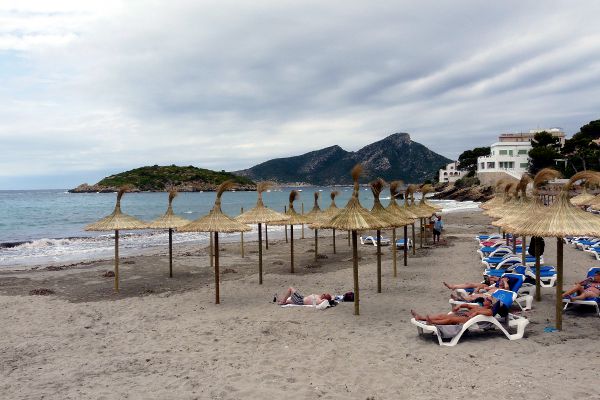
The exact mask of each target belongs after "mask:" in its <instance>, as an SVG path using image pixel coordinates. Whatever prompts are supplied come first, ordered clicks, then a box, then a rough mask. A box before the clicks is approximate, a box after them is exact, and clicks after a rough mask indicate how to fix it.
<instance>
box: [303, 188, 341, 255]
mask: <svg viewBox="0 0 600 400" xmlns="http://www.w3.org/2000/svg"><path fill="white" fill-rule="evenodd" d="M338 194H339V192H338V191H337V190H334V191H332V192H331V194H330V196H331V204H330V205H329V208H327V209H325V210H323V211H322V212H321V213H320V214H319V217H318V218H317V220H316V221H313V222H312V223H311V224H310V227H311V228H315V229H323V228H327V227H326V224H327V223H328V222H329V221H331V219H332V218H333V217H335V216H336V215H337V214H338V213H339V212H340V209H339V208H338V207H337V205H336V204H335V197H336V196H337V195H338ZM332 231H333V254H336V250H335V228H332Z"/></svg>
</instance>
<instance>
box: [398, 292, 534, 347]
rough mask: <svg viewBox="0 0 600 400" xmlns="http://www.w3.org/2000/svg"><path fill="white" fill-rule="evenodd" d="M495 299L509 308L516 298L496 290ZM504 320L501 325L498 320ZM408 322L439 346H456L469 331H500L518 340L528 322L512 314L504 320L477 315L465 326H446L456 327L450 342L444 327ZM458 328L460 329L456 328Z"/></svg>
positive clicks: (514, 294) (420, 322)
mask: <svg viewBox="0 0 600 400" xmlns="http://www.w3.org/2000/svg"><path fill="white" fill-rule="evenodd" d="M492 296H493V297H495V298H496V299H499V301H501V302H502V304H504V305H505V306H507V307H509V308H510V306H511V305H512V301H514V299H515V298H516V296H517V294H516V293H514V292H510V291H508V290H497V291H496V292H495V293H494V294H493V295H492ZM501 319H502V320H504V321H505V324H503V323H502V322H501V321H500V320H501ZM410 322H411V323H412V324H413V325H415V326H416V327H417V331H418V332H419V334H423V333H425V332H427V333H429V334H432V335H435V336H436V337H437V339H438V343H439V344H440V346H456V344H457V343H458V341H459V340H460V339H461V337H462V336H463V334H464V333H465V332H467V331H468V330H470V331H479V332H487V331H490V330H492V329H493V328H497V329H498V330H500V331H501V332H502V333H504V335H505V336H506V337H507V338H508V339H509V340H518V339H521V338H522V337H523V335H524V334H525V327H526V326H527V325H528V324H529V320H528V319H526V318H524V317H518V316H515V315H512V314H508V316H507V317H505V318H497V317H488V316H485V315H477V316H475V317H473V318H471V319H470V320H468V321H467V322H466V323H465V324H463V325H462V327H461V325H446V326H450V327H457V328H456V330H457V332H456V335H454V336H453V337H452V338H451V339H450V340H448V338H447V337H445V335H444V334H443V332H442V330H444V326H440V327H438V326H435V325H429V324H427V323H425V322H424V321H417V320H416V319H414V318H412V319H411V320H410ZM458 327H460V328H458ZM509 330H516V332H515V333H510V332H509Z"/></svg>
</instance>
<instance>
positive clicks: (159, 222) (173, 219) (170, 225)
mask: <svg viewBox="0 0 600 400" xmlns="http://www.w3.org/2000/svg"><path fill="white" fill-rule="evenodd" d="M175 197H177V190H175V189H171V190H170V191H169V206H168V207H167V212H166V213H165V215H163V216H162V217H159V218H157V219H155V220H154V221H152V222H150V223H149V224H148V228H150V229H168V230H169V278H172V277H173V229H175V228H181V227H182V226H184V225H187V224H189V223H190V221H189V220H187V219H185V218H181V217H179V216H177V215H175V213H174V212H173V205H172V203H173V199H174V198H175Z"/></svg>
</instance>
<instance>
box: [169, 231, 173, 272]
mask: <svg viewBox="0 0 600 400" xmlns="http://www.w3.org/2000/svg"><path fill="white" fill-rule="evenodd" d="M172 277H173V228H169V278H172Z"/></svg>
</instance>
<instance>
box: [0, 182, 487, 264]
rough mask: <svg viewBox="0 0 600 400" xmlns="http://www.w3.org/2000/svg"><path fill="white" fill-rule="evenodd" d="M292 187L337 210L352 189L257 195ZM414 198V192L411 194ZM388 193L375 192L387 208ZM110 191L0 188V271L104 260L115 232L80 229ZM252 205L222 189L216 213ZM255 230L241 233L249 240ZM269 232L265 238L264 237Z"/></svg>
mask: <svg viewBox="0 0 600 400" xmlns="http://www.w3.org/2000/svg"><path fill="white" fill-rule="evenodd" d="M291 189H296V190H298V191H300V198H299V200H297V201H296V202H295V203H294V207H295V209H296V211H298V212H301V211H302V207H304V211H305V212H308V211H310V210H311V209H312V207H313V202H314V198H313V194H314V193H315V192H319V193H320V194H321V196H320V200H319V203H320V206H321V208H322V209H325V208H327V207H328V206H329V204H330V201H331V200H330V193H331V191H332V190H337V191H338V192H339V195H338V197H336V203H337V205H338V207H343V206H344V205H345V204H346V202H347V201H348V200H349V198H350V196H351V194H352V187H350V186H348V187H299V188H290V187H285V188H280V189H276V190H271V191H268V192H266V193H264V194H263V201H264V203H265V205H266V206H267V207H269V208H272V209H274V210H277V211H283V209H284V206H285V205H287V204H288V197H289V193H290V190H291ZM417 197H418V196H417ZM359 198H360V201H361V204H362V205H363V206H364V207H366V208H370V207H371V206H372V205H373V197H372V194H371V191H370V190H369V189H368V188H366V187H361V190H360V197H359ZM389 198H390V197H389V192H387V193H386V192H383V193H382V195H381V199H382V203H383V204H384V205H387V201H389ZM115 200H116V194H115V193H69V192H68V191H67V190H66V189H57V190H0V268H3V269H9V268H15V267H17V268H30V267H35V266H50V265H65V264H72V263H78V262H83V261H94V260H104V259H110V258H111V257H112V256H113V254H114V232H87V231H85V230H84V228H85V226H86V225H88V224H90V223H92V222H94V221H97V220H98V219H100V218H102V217H104V216H106V215H108V214H110V213H111V212H112V211H113V209H114V205H115ZM214 201H215V193H214V192H193V193H179V195H178V196H177V197H176V198H175V200H174V201H173V209H174V211H175V213H176V214H178V215H179V216H181V217H183V218H186V219H189V220H195V219H197V218H200V217H202V216H203V215H205V214H207V213H208V212H209V211H210V209H211V208H212V206H213V204H214ZM428 201H430V202H431V203H432V204H437V205H438V206H440V207H442V210H443V212H456V211H460V210H467V209H476V208H477V207H478V204H479V203H475V202H470V201H465V202H457V201H454V200H428ZM167 203H168V195H167V193H155V192H152V193H150V192H148V193H146V192H144V193H126V194H125V195H124V196H123V199H122V200H121V210H122V211H123V212H124V213H126V214H129V215H132V216H134V217H136V218H139V219H142V220H144V221H151V220H153V219H155V218H158V217H160V216H161V215H163V214H164V213H165V211H166V208H167ZM255 204H256V192H244V191H236V192H226V193H224V194H223V197H222V204H221V207H222V210H223V212H225V213H226V214H228V215H229V216H236V215H239V214H240V212H241V210H242V209H244V210H249V209H250V208H252V207H254V206H255ZM268 229H269V235H270V236H269V237H270V238H271V237H281V236H283V228H282V227H275V226H272V227H271V226H270V227H268ZM256 235H257V227H256V226H254V227H253V231H252V232H247V233H245V234H244V238H245V239H247V240H252V239H254V238H256ZM271 235H272V236H271ZM239 236H240V235H239V234H225V235H223V239H222V240H223V241H234V240H235V241H237V240H239ZM168 237H169V236H168V231H162V230H143V231H120V232H119V245H120V247H119V249H120V255H121V256H124V257H127V256H133V255H142V254H148V255H151V254H159V253H161V254H162V253H164V252H165V249H166V247H167V246H168ZM208 240H209V236H208V234H206V233H180V232H175V233H174V234H173V245H174V246H176V245H178V244H189V245H194V244H198V245H199V246H204V245H206V244H207V243H208Z"/></svg>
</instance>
